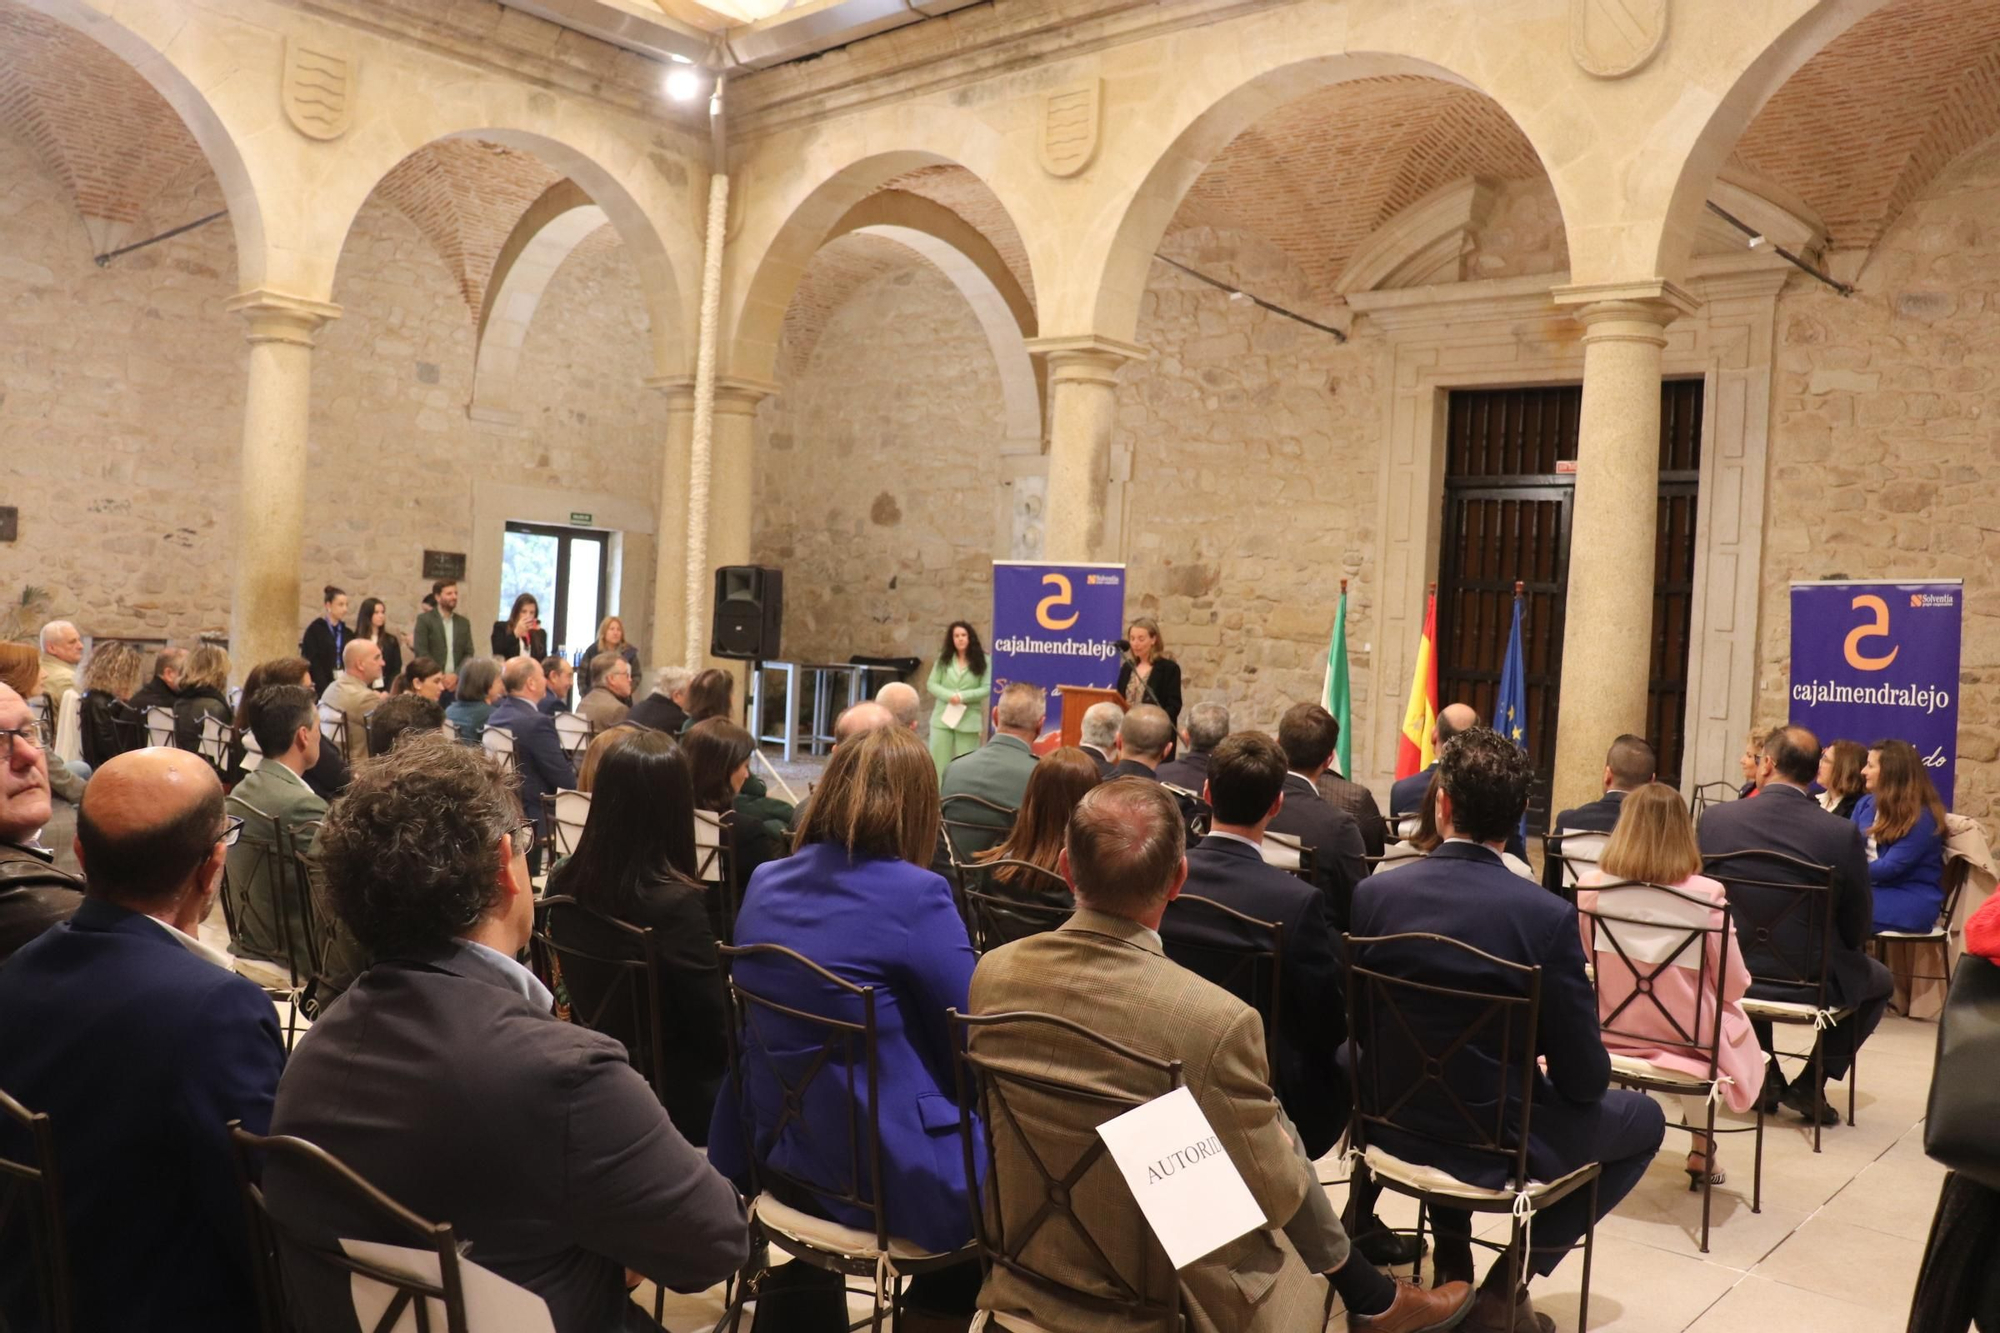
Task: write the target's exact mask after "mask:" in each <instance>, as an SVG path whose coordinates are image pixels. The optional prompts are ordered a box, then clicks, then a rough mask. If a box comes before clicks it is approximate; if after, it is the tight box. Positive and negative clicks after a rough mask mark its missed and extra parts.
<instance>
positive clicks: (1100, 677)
mask: <svg viewBox="0 0 2000 1333" xmlns="http://www.w3.org/2000/svg"><path fill="white" fill-rule="evenodd" d="M1124 633H1125V566H1123V565H1050V564H1044V563H1042V562H1040V561H1016V560H996V561H994V562H993V654H992V658H993V662H992V665H993V698H994V699H995V700H997V699H998V698H999V697H1000V691H1001V689H1002V688H1003V687H1005V686H1006V685H1007V683H1008V682H1010V681H1016V680H1025V681H1029V682H1030V683H1032V684H1035V685H1039V686H1041V687H1042V688H1043V689H1045V690H1048V691H1050V692H1051V693H1052V694H1053V691H1054V690H1055V688H1056V686H1058V685H1099V686H1104V687H1106V688H1109V687H1110V686H1112V685H1115V684H1117V683H1118V656H1119V654H1118V639H1119V637H1120V636H1121V635H1123V634H1124ZM989 706H990V705H989ZM1061 716H1062V709H1061V705H1060V704H1058V703H1057V702H1056V700H1055V699H1054V698H1053V697H1051V698H1050V700H1049V722H1048V725H1049V726H1054V725H1055V724H1056V723H1057V722H1058V721H1060V720H1061Z"/></svg>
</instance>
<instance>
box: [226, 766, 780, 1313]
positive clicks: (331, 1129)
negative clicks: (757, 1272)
mask: <svg viewBox="0 0 2000 1333" xmlns="http://www.w3.org/2000/svg"><path fill="white" fill-rule="evenodd" d="M528 837H529V824H528V821H527V820H526V819H524V818H523V817H522V814H521V804H520V801H519V799H518V798H517V797H516V796H515V794H514V791H513V789H512V787H511V786H510V784H509V781H508V779H507V777H506V776H505V774H504V772H503V771H502V770H500V769H499V768H497V767H496V766H495V765H494V764H493V762H492V761H491V760H489V759H488V758H487V757H486V756H485V755H484V754H483V753H481V752H480V751H478V750H475V749H472V748H470V747H468V746H463V745H459V744H456V743H454V742H453V741H451V740H450V739H448V738H447V737H445V736H443V735H442V734H435V733H434V734H430V735H424V734H421V733H411V734H406V735H405V736H404V737H403V738H402V739H401V740H400V741H398V742H397V743H396V745H395V748H394V749H392V750H391V751H390V752H389V753H388V754H386V755H383V756H380V757H378V758H376V759H374V760H372V761H371V762H369V763H367V764H364V765H362V766H361V768H360V769H358V770H357V771H356V774H355V778H354V783H353V785H352V786H351V787H349V788H348V790H347V793H346V795H345V796H344V797H343V798H342V799H341V800H339V801H338V802H336V803H335V804H334V806H333V808H332V810H330V811H329V812H328V814H327V819H326V823H325V824H324V825H323V826H322V828H321V831H320V844H319V846H320V852H319V855H320V865H321V868H322V870H323V873H324V875H325V880H326V888H327V892H328V895H329V897H330V900H331V904H332V906H333V908H334V910H335V911H336V912H337V914H338V915H339V916H340V918H341V920H342V921H343V922H344V923H345V924H346V926H347V927H348V928H349V929H350V930H352V931H353V933H354V935H355V936H356V937H357V939H358V941H359V943H360V944H361V945H362V946H363V948H364V949H365V950H366V952H367V954H368V955H369V957H371V958H372V959H373V960H374V961H373V963H372V964H371V965H370V966H369V968H368V970H367V971H365V972H363V973H362V974H361V976H360V977H359V978H358V979H357V980H356V981H355V983H354V985H353V986H352V987H351V988H350V989H349V990H348V991H347V993H346V994H345V995H343V996H342V997H341V998H340V1000H339V1002H338V1003H336V1004H334V1005H333V1006H331V1007H330V1008H329V1009H328V1010H327V1012H326V1014H325V1016H324V1017H323V1018H321V1019H320V1021H319V1022H318V1023H316V1024H315V1025H314V1026H313V1029H312V1031H311V1032H310V1033H308V1034H307V1035H306V1036H305V1038H303V1039H302V1040H301V1041H300V1043H299V1046H298V1049H297V1051H296V1052H295V1053H294V1054H293V1057H292V1060H291V1063H290V1064H289V1066H288V1067H287V1068H286V1071H285V1077H284V1079H283V1081H282V1082H281V1083H280V1084H279V1086H278V1104H277V1108H276V1111H275V1112H274V1114H273V1116H272V1120H271V1130H272V1132H273V1133H274V1134H293V1135H297V1136H298V1137H300V1138H303V1139H306V1140H308V1141H309V1142H312V1143H314V1144H317V1145H318V1146H319V1147H321V1148H324V1149H325V1150H326V1151H328V1152H330V1153H332V1154H333V1155H334V1156H335V1157H337V1158H339V1159H340V1160H341V1161H342V1162H344V1163H346V1164H347V1165H348V1166H349V1167H351V1168H353V1169H354V1170H355V1171H357V1172H359V1173H360V1174H361V1175H362V1176H363V1177H364V1178H365V1179H367V1180H369V1181H371V1182H373V1183H374V1184H376V1185H378V1186H380V1187H381V1188H383V1189H386V1190H388V1191H389V1192H390V1193H391V1194H393V1195H394V1196H395V1198H396V1200H397V1202H399V1203H401V1204H402V1205H403V1206H405V1207H406V1208H409V1209H411V1210H413V1211H414V1212H416V1213H418V1214H419V1215H421V1216H424V1217H427V1218H431V1219H434V1220H437V1221H440V1222H449V1223H451V1224H452V1226H453V1227H454V1228H456V1230H457V1233H458V1236H459V1238H460V1239H461V1240H463V1241H467V1242H470V1244H471V1254H472V1255H473V1257H474V1258H475V1259H476V1260H477V1261H478V1262H479V1263H481V1264H483V1265H484V1266H486V1267H487V1268H490V1269H492V1270H493V1271H495V1272H497V1273H498V1274H499V1275H500V1276H502V1277H504V1278H506V1279H508V1280H509V1281H511V1282H514V1283H517V1284H519V1285H520V1286H523V1287H525V1288H527V1289H528V1290H530V1291H533V1292H535V1293H536V1294H537V1295H539V1296H541V1297H542V1299H543V1300H544V1301H546V1302H547V1303H548V1307H549V1313H550V1315H551V1316H552V1317H553V1319H554V1322H555V1327H556V1329H557V1330H558V1333H571V1331H572V1330H574V1331H576V1333H582V1330H593V1331H594V1330H601V1329H613V1330H615V1329H632V1330H637V1329H645V1328H652V1329H654V1330H655V1333H657V1328H658V1326H657V1325H655V1324H653V1323H652V1322H651V1321H650V1320H648V1319H647V1318H646V1317H645V1315H644V1312H643V1311H641V1310H640V1309H639V1307H638V1306H636V1305H634V1304H633V1303H632V1302H631V1300H630V1299H629V1297H628V1295H627V1273H628V1270H629V1271H631V1272H634V1273H637V1274H639V1275H642V1276H644V1277H647V1278H651V1279H652V1280H653V1281H655V1282H657V1283H659V1284H660V1285H662V1286H665V1287H669V1288H672V1289H675V1290H681V1291H699V1290H701V1289H703V1288H705V1287H708V1286H710V1285H712V1284H714V1283H716V1282H719V1281H721V1280H722V1279H723V1278H725V1277H727V1276H728V1275H730V1274H731V1273H733V1272H735V1271H736V1270H737V1269H738V1268H739V1267H741V1265H742V1264H743V1262H744V1259H745V1257H746V1255H747V1252H748V1236H747V1232H746V1224H745V1219H744V1210H743V1203H742V1200H741V1199H740V1198H739V1197H738V1196H737V1193H736V1190H735V1189H734V1187H732V1186H731V1185H730V1184H729V1182H728V1181H726V1180H724V1179H723V1178H722V1177H721V1176H720V1175H718V1174H717V1173H716V1172H715V1170H714V1169H713V1168H711V1167H710V1166H709V1164H708V1161H707V1159H706V1158H705V1157H704V1156H703V1155H702V1154H701V1153H700V1152H699V1151H697V1150H696V1149H694V1148H692V1147H690V1146H688V1143H687V1140H685V1139H684V1138H682V1137H681V1135H680V1133H679V1132H678V1131H677V1130H675V1128H674V1126H673V1122H672V1121H671V1120H669V1119H668V1118H667V1113H666V1112H665V1111H664V1110H662V1109H661V1107H660V1102H659V1099H658V1098H657V1097H656V1096H655V1095H654V1093H653V1090H652V1088H651V1087H649V1086H648V1085H647V1083H646V1081H645V1080H644V1079H643V1078H641V1077H640V1076H639V1075H638V1074H637V1073H636V1072H635V1071H634V1070H633V1069H632V1067H631V1065H630V1064H629V1063H627V1060H626V1053H625V1049H624V1047H623V1046H621V1045H620V1044H619V1043H618V1042H617V1041H616V1040H614V1039H612V1038H610V1037H607V1036H604V1035H602V1034H599V1033H596V1032H592V1031H591V1030H589V1029H588V1028H584V1027H579V1026H576V1025H574V1024H570V1023H564V1022H562V1021H560V1020H558V1019H557V1018H556V1017H555V1016H554V1014H553V1012H552V1007H553V1001H552V998H551V996H550V994H549V992H548V989H547V988H546V987H544V986H543V985H542V983H541V982H540V981H539V980H538V979H537V978H536V977H535V975H534V974H533V973H531V972H530V971H528V969H527V968H525V967H523V966H521V964H520V963H519V962H518V961H517V959H518V957H519V955H520V954H521V952H522V951H523V950H524V949H525V948H526V947H527V944H528V936H529V932H530V930H531V928H532V926H533V924H534V898H533V892H532V890H531V889H530V888H529V885H528V863H527V845H528ZM264 1184H265V1192H266V1197H267V1199H268V1201H269V1205H270V1208H271V1212H272V1215H273V1217H274V1218H275V1219H276V1220H277V1221H278V1222H279V1223H280V1225H281V1226H282V1227H283V1228H284V1229H285V1231H286V1232H288V1233H290V1234H293V1235H296V1236H298V1237H299V1238H300V1239H301V1240H303V1241H304V1242H306V1243H307V1244H312V1245H325V1246H333V1245H337V1243H338V1240H339V1239H340V1238H343V1237H356V1236H357V1235H358V1233H359V1232H365V1231H366V1228H365V1227H360V1228H357V1225H356V1219H354V1218H352V1217H348V1216H344V1215H338V1214H336V1213H335V1212H334V1211H332V1209H331V1207H330V1205H329V1203H328V1201H327V1199H326V1197H325V1195H324V1194H323V1193H322V1192H320V1191H318V1190H315V1189H314V1188H313V1187H312V1186H311V1184H310V1183H309V1182H308V1181H306V1180H305V1179H303V1178H301V1177H300V1175H299V1174H298V1173H297V1172H296V1169H294V1168H291V1167H289V1166H288V1165H286V1164H284V1163H282V1162H280V1161H273V1162H272V1163H271V1166H270V1169H269V1170H268V1171H267V1172H266V1173H265V1181H264ZM359 1238H361V1239H370V1240H383V1241H393V1240H396V1239H397V1237H394V1236H390V1235H360V1236H359ZM284 1258H285V1286H286V1294H287V1297H288V1298H289V1300H290V1302H291V1312H292V1317H293V1320H294V1322H295V1325H296V1326H297V1327H298V1328H300V1329H302V1330H306V1331H307V1333H316V1331H317V1330H328V1329H343V1330H351V1329H352V1328H353V1327H354V1318H353V1313H352V1305H351V1303H350V1302H349V1300H348V1297H347V1275H346V1274H345V1273H344V1272H341V1271H340V1270H338V1269H336V1268H333V1267H331V1266H329V1265H326V1264H324V1263H322V1262H320V1261H318V1260H316V1259H314V1258H313V1257H312V1256H311V1254H309V1253H308V1252H306V1250H305V1249H304V1248H303V1247H302V1246H299V1245H291V1244H288V1245H287V1247H286V1252H285V1256H284ZM633 1280H635V1281H636V1279H633Z"/></svg>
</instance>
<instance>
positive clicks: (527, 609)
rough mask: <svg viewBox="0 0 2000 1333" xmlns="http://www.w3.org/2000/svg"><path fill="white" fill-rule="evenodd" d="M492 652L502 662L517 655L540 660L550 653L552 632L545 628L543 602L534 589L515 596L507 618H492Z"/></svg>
mask: <svg viewBox="0 0 2000 1333" xmlns="http://www.w3.org/2000/svg"><path fill="white" fill-rule="evenodd" d="M493 655H494V656H495V657H497V658H499V659H500V660H501V661H502V662H509V661H512V660H513V659H514V658H517V657H532V658H534V659H535V660H536V661H537V662H539V661H541V660H542V659H543V658H544V657H547V656H548V655H549V632H548V631H547V630H545V629H543V628H542V605H541V603H540V602H537V601H536V600H535V595H534V594H533V593H531V592H524V593H522V594H521V595H520V596H518V597H516V598H515V599H514V609H513V610H512V611H509V612H508V613H507V618H506V619H505V620H496V621H494V622H493Z"/></svg>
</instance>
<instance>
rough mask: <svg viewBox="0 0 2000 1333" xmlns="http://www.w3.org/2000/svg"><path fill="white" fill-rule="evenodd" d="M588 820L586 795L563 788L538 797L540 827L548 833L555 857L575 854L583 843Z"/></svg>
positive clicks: (587, 798) (588, 811)
mask: <svg viewBox="0 0 2000 1333" xmlns="http://www.w3.org/2000/svg"><path fill="white" fill-rule="evenodd" d="M589 820H590V793H589V792H587V791H571V790H570V789H569V788H567V787H564V788H562V789H561V790H559V791H556V792H554V793H547V792H545V793H543V795H542V825H543V827H544V828H546V829H548V831H549V844H550V847H551V849H552V850H553V852H554V854H555V856H556V857H557V858H561V857H565V856H575V855H576V845H577V843H578V842H580V841H582V840H583V826H584V825H585V824H586V823H588V822H589Z"/></svg>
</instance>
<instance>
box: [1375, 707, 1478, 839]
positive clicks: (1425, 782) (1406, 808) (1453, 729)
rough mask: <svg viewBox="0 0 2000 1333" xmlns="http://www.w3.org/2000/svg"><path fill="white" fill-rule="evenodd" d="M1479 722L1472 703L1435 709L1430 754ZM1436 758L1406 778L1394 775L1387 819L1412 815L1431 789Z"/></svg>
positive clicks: (1391, 819)
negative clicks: (1435, 718)
mask: <svg viewBox="0 0 2000 1333" xmlns="http://www.w3.org/2000/svg"><path fill="white" fill-rule="evenodd" d="M1479 725H1481V723H1480V721H1479V714H1478V713H1477V712H1475V711H1474V710H1473V707H1472V705H1471V704H1446V705H1445V706H1444V708H1443V709H1441V710H1440V711H1439V712H1438V715H1437V723H1436V725H1435V726H1433V727H1432V728H1431V745H1432V749H1431V753H1433V754H1436V755H1442V754H1443V753H1444V747H1445V743H1446V742H1447V741H1449V740H1450V739H1451V738H1452V737H1453V736H1456V735H1458V733H1459V732H1461V731H1467V730H1470V729H1471V728H1473V727H1476V726H1479ZM1437 767H1438V761H1437V760H1435V759H1433V760H1432V761H1431V766H1430V767H1429V768H1427V769H1425V770H1424V771H1423V772H1421V773H1412V774H1410V776H1408V777H1406V778H1397V779H1396V784H1395V785H1394V786H1393V787H1391V788H1389V819H1390V821H1391V822H1394V821H1395V820H1398V819H1401V818H1402V817H1403V816H1405V815H1414V814H1416V813H1417V809H1418V807H1419V806H1421V805H1422V804H1423V803H1424V793H1425V792H1427V791H1429V790H1430V789H1431V774H1433V773H1435V772H1437Z"/></svg>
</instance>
